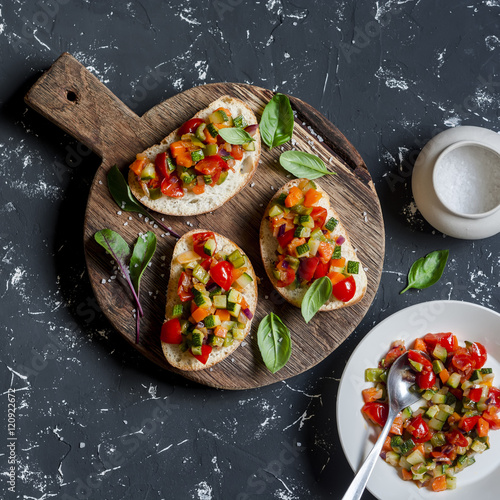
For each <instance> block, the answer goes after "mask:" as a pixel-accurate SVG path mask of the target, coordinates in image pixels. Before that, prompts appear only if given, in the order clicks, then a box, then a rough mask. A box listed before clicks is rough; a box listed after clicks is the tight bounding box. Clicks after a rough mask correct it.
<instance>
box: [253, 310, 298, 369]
mask: <svg viewBox="0 0 500 500" xmlns="http://www.w3.org/2000/svg"><path fill="white" fill-rule="evenodd" d="M257 343H258V345H259V349H260V353H261V355H262V359H263V360H264V363H265V365H266V366H267V369H268V370H269V371H270V372H271V373H276V372H277V371H278V370H281V368H283V367H284V366H285V365H286V363H287V361H288V360H289V359H290V355H291V354H292V339H291V338H290V330H289V329H288V328H287V327H286V326H285V325H284V323H283V322H282V321H281V319H280V318H279V317H278V316H276V314H274V313H269V314H268V315H267V316H265V317H264V318H263V319H262V321H261V322H260V324H259V329H258V330H257Z"/></svg>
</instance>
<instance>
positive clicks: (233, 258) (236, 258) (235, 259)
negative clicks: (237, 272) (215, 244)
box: [227, 249, 245, 269]
mask: <svg viewBox="0 0 500 500" xmlns="http://www.w3.org/2000/svg"><path fill="white" fill-rule="evenodd" d="M227 260H228V261H229V262H231V264H232V265H233V266H234V267H235V268H236V269H238V268H240V267H242V266H244V265H245V258H244V257H243V255H241V252H240V251H239V250H238V249H236V250H235V251H234V252H232V253H231V254H229V256H228V258H227Z"/></svg>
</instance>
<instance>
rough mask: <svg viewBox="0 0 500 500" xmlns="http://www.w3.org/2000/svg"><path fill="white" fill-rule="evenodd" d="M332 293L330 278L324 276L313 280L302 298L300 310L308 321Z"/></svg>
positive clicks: (307, 321)
mask: <svg viewBox="0 0 500 500" xmlns="http://www.w3.org/2000/svg"><path fill="white" fill-rule="evenodd" d="M331 294H332V282H331V280H330V278H327V277H326V276H323V278H320V279H318V280H316V281H314V282H313V284H312V285H311V286H310V287H309V289H308V290H307V292H306V293H305V295H304V298H303V299H302V305H301V307H300V310H301V312H302V316H303V318H304V320H305V322H306V323H309V321H311V319H312V318H313V316H314V315H315V314H316V313H317V312H318V311H319V309H320V307H321V306H322V305H323V304H324V303H325V302H326V301H327V300H328V299H329V298H330V296H331Z"/></svg>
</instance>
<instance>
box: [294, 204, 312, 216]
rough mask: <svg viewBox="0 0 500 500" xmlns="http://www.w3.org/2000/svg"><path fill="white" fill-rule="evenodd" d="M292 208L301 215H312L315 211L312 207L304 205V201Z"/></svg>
mask: <svg viewBox="0 0 500 500" xmlns="http://www.w3.org/2000/svg"><path fill="white" fill-rule="evenodd" d="M292 210H293V211H294V212H295V213H297V214H299V215H310V214H311V212H312V211H313V209H312V207H305V206H304V205H302V201H301V202H300V203H297V205H294V206H293V207H292Z"/></svg>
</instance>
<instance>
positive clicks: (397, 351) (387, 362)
mask: <svg viewBox="0 0 500 500" xmlns="http://www.w3.org/2000/svg"><path fill="white" fill-rule="evenodd" d="M405 352H406V348H405V346H404V345H397V346H395V347H393V348H392V349H391V350H390V351H389V352H388V353H387V354H386V356H385V358H384V360H383V362H382V366H383V368H388V367H389V366H391V365H392V363H394V361H396V359H398V358H399V356H401V355H402V354H404V353H405Z"/></svg>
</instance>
